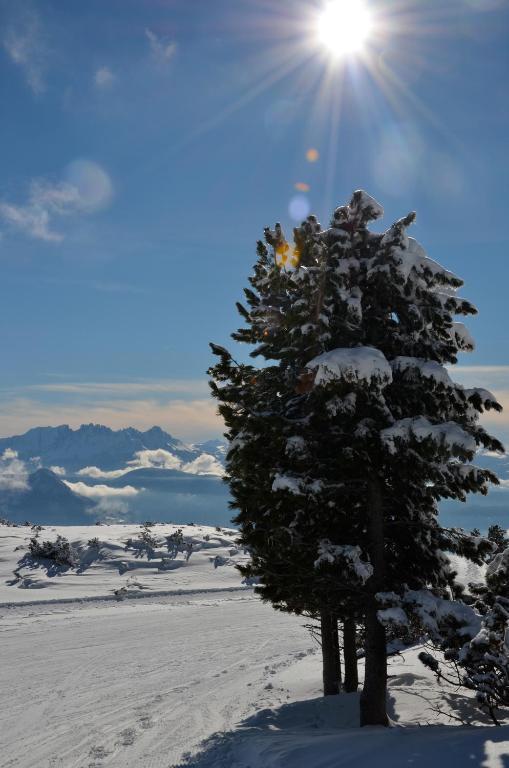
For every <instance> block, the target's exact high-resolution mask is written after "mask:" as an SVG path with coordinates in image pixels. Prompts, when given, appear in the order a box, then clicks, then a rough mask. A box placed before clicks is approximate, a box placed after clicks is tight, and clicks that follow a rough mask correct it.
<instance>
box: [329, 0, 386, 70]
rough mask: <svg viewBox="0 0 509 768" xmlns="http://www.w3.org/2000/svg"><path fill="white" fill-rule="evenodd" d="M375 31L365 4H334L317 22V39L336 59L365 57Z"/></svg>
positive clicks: (351, 0) (357, 0)
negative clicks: (364, 51)
mask: <svg viewBox="0 0 509 768" xmlns="http://www.w3.org/2000/svg"><path fill="white" fill-rule="evenodd" d="M372 29H373V18H372V15H371V13H370V11H369V8H368V7H367V5H366V4H365V3H364V2H363V0H331V2H329V3H327V5H326V6H325V7H324V8H323V10H322V12H321V13H320V15H319V16H318V18H317V33H318V39H319V41H320V43H321V44H322V45H323V46H325V48H326V49H327V50H328V52H329V53H330V54H331V55H332V56H334V58H342V57H344V56H349V55H352V54H356V53H362V51H363V50H364V47H365V45H366V42H367V40H368V38H369V37H370V34H371V32H372Z"/></svg>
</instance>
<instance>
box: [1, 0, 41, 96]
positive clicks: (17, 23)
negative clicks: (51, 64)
mask: <svg viewBox="0 0 509 768" xmlns="http://www.w3.org/2000/svg"><path fill="white" fill-rule="evenodd" d="M2 45H3V48H4V49H5V51H6V52H7V54H8V56H9V57H10V59H11V61H13V62H14V64H16V65H17V66H19V67H20V69H21V70H22V71H23V73H24V75H25V79H26V81H27V84H28V86H29V88H30V89H31V90H32V92H33V93H34V94H36V95H40V94H41V93H43V92H44V91H45V90H46V83H45V79H44V76H45V70H46V59H47V51H46V45H45V42H44V34H43V30H42V25H41V22H40V19H39V17H38V16H37V15H36V14H35V13H33V12H30V13H28V12H27V13H24V14H23V15H21V16H19V17H17V18H15V19H13V20H12V21H11V22H10V24H9V25H8V26H7V28H6V30H5V32H4V35H3V37H2Z"/></svg>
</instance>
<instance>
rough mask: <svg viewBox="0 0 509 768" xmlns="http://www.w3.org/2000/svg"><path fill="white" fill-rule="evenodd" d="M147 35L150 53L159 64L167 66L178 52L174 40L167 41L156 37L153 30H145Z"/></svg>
mask: <svg viewBox="0 0 509 768" xmlns="http://www.w3.org/2000/svg"><path fill="white" fill-rule="evenodd" d="M145 35H146V37H147V40H148V42H149V46H150V53H151V55H152V57H153V59H154V60H155V61H156V63H157V64H159V65H161V66H166V65H167V64H168V63H169V62H170V61H171V60H172V59H173V57H174V56H175V53H176V52H177V44H176V42H175V41H174V40H165V39H164V38H162V37H159V36H158V35H156V33H155V32H153V31H152V30H151V29H148V28H147V29H145Z"/></svg>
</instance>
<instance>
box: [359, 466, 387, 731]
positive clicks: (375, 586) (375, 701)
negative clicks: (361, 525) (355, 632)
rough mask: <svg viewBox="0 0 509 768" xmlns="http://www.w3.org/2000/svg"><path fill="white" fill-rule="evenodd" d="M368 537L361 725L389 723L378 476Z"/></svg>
mask: <svg viewBox="0 0 509 768" xmlns="http://www.w3.org/2000/svg"><path fill="white" fill-rule="evenodd" d="M368 541H369V556H370V560H371V565H372V566H373V575H372V576H371V578H370V580H369V582H368V586H369V587H370V591H371V596H370V598H369V600H368V605H367V607H366V619H365V628H366V641H365V645H366V647H365V654H366V655H365V659H366V666H365V672H364V686H363V688H362V693H361V700H360V716H361V725H388V724H389V718H388V716H387V644H386V640H385V629H384V627H383V626H382V624H380V622H379V621H378V618H377V610H378V606H377V602H376V598H375V595H376V593H377V592H379V591H381V590H382V589H383V587H384V580H385V551H384V526H383V506H382V494H381V490H380V484H379V481H378V478H376V477H375V478H372V479H371V480H370V482H369V487H368Z"/></svg>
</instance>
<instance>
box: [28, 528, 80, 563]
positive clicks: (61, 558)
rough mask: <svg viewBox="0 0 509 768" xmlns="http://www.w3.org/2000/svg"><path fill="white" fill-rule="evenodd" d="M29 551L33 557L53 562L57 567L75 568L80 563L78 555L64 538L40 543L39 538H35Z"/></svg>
mask: <svg viewBox="0 0 509 768" xmlns="http://www.w3.org/2000/svg"><path fill="white" fill-rule="evenodd" d="M28 549H29V551H30V554H31V555H32V557H42V558H44V559H46V560H52V561H53V562H54V563H56V564H57V565H67V566H70V567H71V568H74V567H75V566H76V565H77V564H78V563H79V557H78V553H77V552H76V550H75V549H74V547H73V546H72V545H71V543H70V542H69V541H68V540H67V539H66V538H64V536H60V535H58V536H57V538H56V541H39V539H38V538H37V536H34V537H33V538H32V539H30V544H29V546H28Z"/></svg>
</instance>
